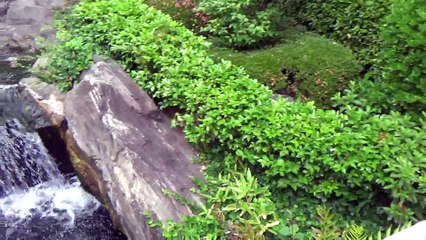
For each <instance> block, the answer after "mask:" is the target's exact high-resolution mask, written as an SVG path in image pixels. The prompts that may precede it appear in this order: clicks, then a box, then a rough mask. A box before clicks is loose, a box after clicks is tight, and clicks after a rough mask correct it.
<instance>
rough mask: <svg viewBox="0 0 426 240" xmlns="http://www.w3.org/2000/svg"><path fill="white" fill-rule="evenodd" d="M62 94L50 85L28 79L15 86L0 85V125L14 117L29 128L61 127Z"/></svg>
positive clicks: (34, 79) (35, 79)
mask: <svg viewBox="0 0 426 240" xmlns="http://www.w3.org/2000/svg"><path fill="white" fill-rule="evenodd" d="M61 98H63V95H62V94H61V93H60V92H59V91H58V90H57V89H56V88H55V87H54V86H52V85H48V84H46V83H42V82H41V81H40V80H39V79H37V78H28V79H24V80H23V81H21V83H19V84H14V85H0V124H1V123H2V120H5V119H6V118H17V119H18V120H19V121H20V122H22V123H27V124H28V127H30V128H32V129H34V130H35V129H40V128H45V127H50V126H54V125H60V124H61V122H62V121H63V116H62V111H63V110H62V109H63V106H62V102H61V100H60V99H61Z"/></svg>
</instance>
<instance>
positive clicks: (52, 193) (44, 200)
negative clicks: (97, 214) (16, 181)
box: [0, 177, 100, 227]
mask: <svg viewBox="0 0 426 240" xmlns="http://www.w3.org/2000/svg"><path fill="white" fill-rule="evenodd" d="M99 206H100V203H99V202H98V201H97V200H96V199H95V198H94V197H93V196H92V195H90V194H88V193H87V192H86V191H84V190H83V188H82V187H81V186H80V182H79V181H78V180H77V179H76V178H75V177H74V178H72V179H71V181H70V182H64V181H63V180H62V179H56V180H51V181H48V182H44V183H41V184H38V185H36V186H34V187H31V188H29V189H27V190H19V191H15V192H14V193H12V194H10V195H8V196H6V197H3V198H0V212H2V213H3V215H4V217H7V218H9V219H14V222H15V223H19V222H21V221H22V220H23V219H28V218H31V217H33V216H34V215H38V216H40V217H41V218H45V217H52V218H55V219H57V220H61V221H62V223H63V224H65V225H67V226H68V227H72V226H73V225H74V221H75V218H76V215H92V214H93V212H94V211H95V210H97V209H98V208H99Z"/></svg>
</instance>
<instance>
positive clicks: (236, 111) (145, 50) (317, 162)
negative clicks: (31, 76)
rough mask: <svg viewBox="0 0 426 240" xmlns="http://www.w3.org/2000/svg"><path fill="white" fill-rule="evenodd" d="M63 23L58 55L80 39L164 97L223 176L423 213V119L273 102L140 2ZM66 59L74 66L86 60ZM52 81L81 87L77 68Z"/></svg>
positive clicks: (92, 10) (109, 4)
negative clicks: (243, 175)
mask: <svg viewBox="0 0 426 240" xmlns="http://www.w3.org/2000/svg"><path fill="white" fill-rule="evenodd" d="M63 23H64V24H63V25H62V27H61V28H59V29H58V31H59V34H63V36H68V37H67V38H68V39H62V40H61V42H60V43H59V45H58V46H57V49H61V48H63V47H64V46H66V45H67V44H68V41H70V40H72V39H74V38H77V37H80V38H82V39H83V42H89V43H90V42H92V43H93V45H94V47H93V49H95V50H96V52H97V53H100V54H104V55H106V56H110V57H113V58H115V59H117V60H118V61H119V62H120V63H121V64H122V65H123V66H124V68H125V69H126V70H127V71H128V72H129V73H130V75H131V76H132V77H133V79H134V80H135V81H136V82H137V83H138V84H139V85H140V86H141V87H143V88H144V89H145V90H147V91H148V92H149V93H150V94H151V95H153V96H155V97H158V98H160V99H162V102H161V104H162V107H167V106H179V107H180V108H182V109H183V110H185V113H183V114H182V115H179V116H178V117H177V119H176V122H175V124H182V125H183V126H184V128H185V134H186V137H187V139H188V140H189V141H190V142H192V143H195V144H197V146H198V147H199V149H200V150H204V151H205V153H206V154H207V155H208V156H209V157H211V160H212V164H213V165H220V168H219V169H217V170H222V171H225V172H226V171H231V169H233V166H235V165H236V164H237V165H238V166H241V167H248V168H250V169H252V172H253V173H254V174H255V175H256V176H257V178H258V179H259V181H260V183H261V184H262V186H267V185H268V186H269V189H270V191H271V194H272V197H274V196H277V195H282V194H283V193H286V194H291V193H293V192H298V193H302V194H305V195H308V196H313V197H315V198H318V199H320V200H322V201H324V202H338V203H339V204H340V205H341V206H345V207H348V208H352V209H354V211H355V210H356V211H358V212H363V211H364V210H365V209H366V208H373V209H375V210H376V211H377V214H381V213H382V212H381V211H382V209H383V208H382V206H384V207H387V208H385V211H386V212H385V213H386V214H387V216H388V217H389V218H391V219H394V220H396V221H405V220H407V219H411V218H421V217H422V216H423V213H424V207H425V205H426V187H425V186H426V178H424V174H423V173H424V171H425V170H426V166H425V164H424V161H423V160H424V159H425V155H426V147H425V144H426V141H425V139H426V124H424V122H420V123H416V122H413V121H411V119H410V118H409V117H407V116H402V115H400V114H398V113H392V114H390V115H376V114H374V112H373V111H372V110H371V109H365V110H362V109H356V108H352V107H351V106H346V107H345V108H342V109H341V112H336V111H329V110H321V109H317V108H315V107H314V105H313V103H307V104H302V103H300V102H296V103H294V104H292V103H289V102H286V101H284V100H281V99H280V100H277V101H273V100H271V95H272V92H271V91H270V90H269V89H268V88H267V87H265V86H263V85H261V84H260V83H258V82H257V81H255V80H253V79H251V78H249V77H248V76H247V74H246V73H245V72H244V71H243V70H242V69H241V68H238V67H235V66H233V65H232V64H231V63H230V62H227V61H222V62H219V63H215V62H214V61H213V60H212V59H211V58H209V57H208V56H207V53H206V51H205V49H206V47H207V46H208V44H207V43H206V41H205V40H204V38H202V37H198V36H195V35H194V34H193V33H191V32H190V31H188V30H186V29H184V28H183V27H181V26H180V25H179V24H178V23H176V22H174V21H172V20H171V18H170V17H169V16H165V15H163V14H162V13H160V12H158V11H156V10H155V9H153V8H149V7H148V6H146V5H144V4H142V2H141V1H140V0H128V1H120V0H108V1H106V0H104V1H102V0H100V1H95V2H92V1H82V2H81V3H80V4H78V5H76V6H75V7H74V9H73V10H72V11H71V12H70V13H69V14H68V15H67V16H66V17H65V18H64V20H63ZM65 33H66V34H65ZM67 40H68V41H67ZM81 47H85V45H82V46H81ZM74 49H75V51H77V52H78V50H79V47H78V46H76V47H75V48H74ZM54 53H58V51H54V52H53V54H54ZM53 59H55V58H53ZM84 60H86V58H84V59H83V61H84ZM63 61H66V62H68V65H75V64H77V63H76V62H79V61H82V59H77V58H70V57H68V58H66V59H64V60H63ZM51 64H54V63H51ZM78 64H82V63H80V62H79V63H78ZM64 65H66V64H64ZM52 66H54V65H52ZM58 71H61V70H60V69H58ZM67 74H72V75H67ZM54 76H56V77H57V78H56V79H55V80H54V81H56V82H66V84H69V85H72V84H73V83H74V82H76V81H78V74H76V73H75V72H69V73H65V72H64V73H63V74H55V75H54ZM215 156H216V158H213V157H215ZM383 195H384V197H383ZM379 197H381V198H384V199H385V200H386V201H380V200H377V199H380V198H379ZM274 198H275V197H274ZM354 204H358V205H359V206H358V207H354Z"/></svg>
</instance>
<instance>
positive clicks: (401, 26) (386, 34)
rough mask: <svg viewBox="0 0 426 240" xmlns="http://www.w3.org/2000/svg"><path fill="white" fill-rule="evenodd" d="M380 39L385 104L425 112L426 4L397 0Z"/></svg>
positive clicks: (419, 0) (424, 2) (416, 1)
mask: <svg viewBox="0 0 426 240" xmlns="http://www.w3.org/2000/svg"><path fill="white" fill-rule="evenodd" d="M381 35H382V38H383V45H382V54H381V55H380V56H381V59H382V60H383V63H382V64H381V66H382V68H381V69H380V70H381V72H382V78H383V80H382V82H381V84H380V87H381V88H382V90H385V91H386V92H387V93H388V95H387V101H384V103H387V105H391V106H392V105H393V106H396V108H398V109H409V110H414V111H417V112H421V111H426V50H425V49H426V37H425V36H426V1H422V0H409V1H402V0H395V1H394V3H393V5H392V13H391V14H390V15H389V16H388V17H387V18H386V21H385V26H384V27H383V29H382V34H381ZM378 78H380V77H378Z"/></svg>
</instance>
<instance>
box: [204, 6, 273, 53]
mask: <svg viewBox="0 0 426 240" xmlns="http://www.w3.org/2000/svg"><path fill="white" fill-rule="evenodd" d="M198 9H199V10H200V11H202V12H203V13H205V14H206V15H208V16H209V18H210V22H209V24H208V26H207V27H206V28H205V30H207V31H208V32H210V33H211V34H212V35H213V36H216V37H218V38H219V40H220V41H223V42H225V43H226V44H228V45H230V46H232V47H234V48H247V47H253V46H255V45H257V44H259V43H261V42H265V41H266V42H267V41H270V40H271V39H273V38H275V37H276V36H277V32H276V29H274V22H273V20H274V19H275V18H276V16H277V14H278V12H276V9H275V8H272V7H268V6H266V5H265V4H264V3H262V1H258V0H215V1H211V0H201V1H200V5H199V8H198Z"/></svg>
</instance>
